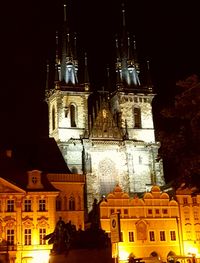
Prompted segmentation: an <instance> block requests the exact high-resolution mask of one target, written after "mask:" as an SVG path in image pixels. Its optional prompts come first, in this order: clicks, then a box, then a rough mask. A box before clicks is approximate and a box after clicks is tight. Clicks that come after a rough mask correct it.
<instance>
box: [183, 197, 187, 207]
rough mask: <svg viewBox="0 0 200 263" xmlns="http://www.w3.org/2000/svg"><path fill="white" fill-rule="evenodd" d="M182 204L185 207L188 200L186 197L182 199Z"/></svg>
mask: <svg viewBox="0 0 200 263" xmlns="http://www.w3.org/2000/svg"><path fill="white" fill-rule="evenodd" d="M183 204H184V205H187V204H188V199H187V197H183Z"/></svg>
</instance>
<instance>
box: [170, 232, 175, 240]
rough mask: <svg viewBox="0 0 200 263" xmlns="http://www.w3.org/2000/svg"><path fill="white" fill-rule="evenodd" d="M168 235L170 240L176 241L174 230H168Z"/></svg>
mask: <svg viewBox="0 0 200 263" xmlns="http://www.w3.org/2000/svg"><path fill="white" fill-rule="evenodd" d="M170 237H171V240H172V241H176V232H175V231H170Z"/></svg>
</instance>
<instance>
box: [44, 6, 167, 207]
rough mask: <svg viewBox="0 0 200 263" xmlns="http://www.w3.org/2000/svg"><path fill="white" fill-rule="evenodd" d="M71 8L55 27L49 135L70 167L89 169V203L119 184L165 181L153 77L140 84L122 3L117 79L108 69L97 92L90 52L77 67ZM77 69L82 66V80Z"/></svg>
mask: <svg viewBox="0 0 200 263" xmlns="http://www.w3.org/2000/svg"><path fill="white" fill-rule="evenodd" d="M67 11H68V6H66V5H64V16H63V17H64V19H63V20H64V22H63V25H64V26H63V29H62V32H61V34H60V36H61V37H60V38H59V34H58V33H56V56H55V80H54V86H53V88H52V87H51V88H49V87H46V101H47V103H48V109H49V136H50V137H53V138H54V139H55V141H56V142H57V145H58V147H59V148H60V151H61V153H62V155H63V157H64V159H65V161H66V163H67V165H68V167H69V169H70V170H71V173H78V174H84V175H86V193H87V207H88V208H91V205H92V203H93V200H94V198H97V200H100V199H101V198H102V196H104V195H106V194H108V193H109V192H111V191H113V189H114V187H115V186H116V185H117V184H118V185H120V187H121V188H122V189H123V191H124V192H127V193H129V194H130V195H133V194H134V193H142V192H145V191H148V190H149V189H151V187H152V185H155V184H156V185H159V186H162V185H164V184H165V182H164V176H163V166H162V160H160V159H158V158H157V156H158V149H159V146H160V145H159V142H157V141H155V135H154V124H153V116H152V100H153V98H154V96H155V94H153V90H152V85H151V83H150V82H148V81H147V82H146V83H147V84H146V85H142V84H141V81H140V67H139V63H138V60H137V52H136V41H135V39H134V38H131V37H130V36H129V34H128V32H127V30H126V14H125V8H124V6H123V7H122V10H121V11H122V12H121V24H122V30H121V34H120V36H119V37H118V38H116V40H115V49H116V61H115V72H116V82H115V84H114V85H111V84H108V83H111V82H109V72H108V76H107V78H108V81H107V84H105V87H104V88H103V89H102V90H101V91H98V92H97V91H96V92H95V94H98V95H95V96H94V88H93V89H92V88H91V85H90V81H89V77H88V76H89V74H88V66H87V55H85V63H84V69H80V68H79V58H78V57H77V50H76V49H77V47H76V42H77V41H76V35H74V34H73V33H72V32H71V31H70V28H69V26H68V16H67ZM60 47H61V49H60ZM79 70H82V71H84V81H83V83H80V82H79V79H78V71H79ZM47 78H48V74H47Z"/></svg>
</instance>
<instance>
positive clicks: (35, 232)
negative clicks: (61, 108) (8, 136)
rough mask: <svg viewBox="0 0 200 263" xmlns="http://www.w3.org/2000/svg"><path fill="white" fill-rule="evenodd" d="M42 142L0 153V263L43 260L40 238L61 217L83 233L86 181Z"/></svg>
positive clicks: (46, 248) (45, 250)
mask: <svg viewBox="0 0 200 263" xmlns="http://www.w3.org/2000/svg"><path fill="white" fill-rule="evenodd" d="M44 141H45V143H42V142H41V141H40V143H39V144H38V147H35V149H34V147H32V146H31V145H30V144H29V145H27V146H26V147H22V146H21V145H20V147H19V146H18V149H17V151H16V150H15V152H13V151H11V150H7V151H6V152H3V153H2V152H1V153H0V262H3V263H4V262H5V263H8V262H10V263H14V262H16V263H31V262H32V263H34V262H37V261H38V260H40V262H41V263H46V262H48V260H49V255H50V251H51V249H52V244H48V241H47V240H44V237H45V236H46V235H48V234H50V233H53V232H54V229H55V226H56V223H57V222H58V219H59V218H60V217H61V218H62V219H63V221H64V222H65V223H68V222H71V223H72V224H73V225H75V227H76V229H77V230H78V229H82V230H83V229H84V222H85V212H84V185H85V177H84V176H82V175H79V174H71V173H70V171H69V170H68V169H67V166H66V164H65V161H64V159H63V158H62V155H61V153H60V151H59V149H58V148H57V145H56V143H55V141H54V140H52V139H47V140H44ZM34 146H35V145H34ZM43 146H44V148H43ZM19 148H20V149H19ZM19 150H22V153H23V154H21V153H18V152H20V151H19ZM30 153H31V155H30V156H29V154H30ZM44 153H45V154H44ZM27 156H28V157H27Z"/></svg>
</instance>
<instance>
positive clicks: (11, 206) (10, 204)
mask: <svg viewBox="0 0 200 263" xmlns="http://www.w3.org/2000/svg"><path fill="white" fill-rule="evenodd" d="M14 204H15V202H14V200H12V199H10V200H7V212H14Z"/></svg>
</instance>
